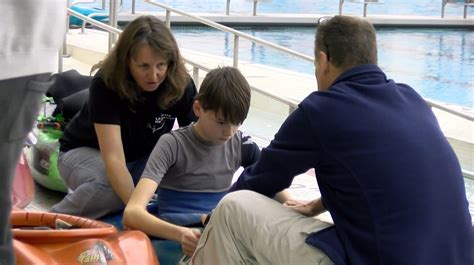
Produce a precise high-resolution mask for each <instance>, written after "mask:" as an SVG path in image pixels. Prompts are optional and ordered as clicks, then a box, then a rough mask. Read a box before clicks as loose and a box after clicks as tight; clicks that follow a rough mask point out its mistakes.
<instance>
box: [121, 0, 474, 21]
mask: <svg viewBox="0 0 474 265" xmlns="http://www.w3.org/2000/svg"><path fill="white" fill-rule="evenodd" d="M124 2H125V3H124V6H123V8H124V10H131V1H127V0H125V1H124ZM136 2H137V3H136V10H137V11H158V12H160V11H163V9H161V8H158V7H155V6H152V5H150V4H148V3H144V2H142V1H136ZM157 2H160V3H163V4H166V5H169V6H172V7H174V8H177V9H180V10H183V11H186V12H208V13H225V8H226V2H227V1H226V0H199V1H189V0H159V1H157ZM267 2H268V1H267ZM345 2H346V3H345V4H344V6H343V12H344V14H351V15H361V14H362V10H363V6H362V5H361V4H358V3H351V2H349V1H347V0H346V1H345ZM380 2H384V3H383V4H370V5H369V6H368V8H367V13H368V14H369V15H370V14H378V15H382V14H385V15H421V16H436V17H439V16H440V14H441V0H416V1H413V0H397V1H391V0H385V1H383V0H381V1H380ZM473 10H474V8H472V7H470V8H469V10H468V14H470V15H472V11H473ZM252 11H253V2H250V1H246V0H231V1H230V12H231V13H244V14H251V13H252ZM338 12H339V1H338V0H272V1H271V2H270V3H266V2H262V3H259V4H258V6H257V13H301V14H303V13H311V14H336V13H338ZM462 14H463V7H461V6H457V5H448V6H447V7H446V9H445V16H456V17H462Z"/></svg>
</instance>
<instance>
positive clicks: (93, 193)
mask: <svg viewBox="0 0 474 265" xmlns="http://www.w3.org/2000/svg"><path fill="white" fill-rule="evenodd" d="M147 159H148V157H144V158H142V159H139V160H137V161H134V162H130V163H127V168H128V170H129V171H130V174H131V175H132V177H133V182H134V184H136V183H137V182H138V180H139V179H140V177H141V174H142V172H143V169H144V168H145V165H146V161H147ZM58 170H59V173H60V174H61V177H62V178H63V179H64V182H65V183H66V185H67V186H68V188H69V189H71V190H72V192H70V193H69V194H67V195H66V197H64V199H63V200H62V201H60V202H59V203H57V204H56V205H54V206H53V207H52V208H51V211H52V212H55V213H63V214H70V215H77V216H83V217H88V218H92V219H98V218H101V217H103V216H105V215H107V214H112V213H115V212H118V211H120V210H123V209H124V207H125V205H124V203H123V202H122V200H121V199H120V197H119V196H118V195H117V194H116V193H115V191H114V189H113V187H112V185H111V184H110V182H109V179H108V177H107V173H106V170H105V164H104V162H103V160H102V158H101V155H100V151H99V150H98V149H95V148H90V147H79V148H76V149H72V150H69V151H67V152H65V153H60V154H59V157H58Z"/></svg>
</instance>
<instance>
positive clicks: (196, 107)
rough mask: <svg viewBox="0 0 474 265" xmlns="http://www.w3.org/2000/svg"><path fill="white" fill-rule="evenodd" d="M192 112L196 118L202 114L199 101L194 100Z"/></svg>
mask: <svg viewBox="0 0 474 265" xmlns="http://www.w3.org/2000/svg"><path fill="white" fill-rule="evenodd" d="M193 111H194V115H196V117H198V118H199V116H201V114H202V112H203V108H202V106H201V102H199V100H195V101H194V103H193Z"/></svg>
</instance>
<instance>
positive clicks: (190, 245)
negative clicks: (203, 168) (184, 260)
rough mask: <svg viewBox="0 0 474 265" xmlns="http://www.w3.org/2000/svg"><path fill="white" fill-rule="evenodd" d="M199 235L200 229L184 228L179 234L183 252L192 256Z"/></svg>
mask: <svg viewBox="0 0 474 265" xmlns="http://www.w3.org/2000/svg"><path fill="white" fill-rule="evenodd" d="M200 237H201V231H199V230H197V229H191V228H184V229H183V232H182V234H181V239H180V243H181V247H182V248H183V252H184V254H186V255H188V256H192V255H193V253H194V250H195V249H196V246H197V243H198V241H199V238H200Z"/></svg>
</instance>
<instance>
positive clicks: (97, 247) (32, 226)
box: [11, 211, 158, 265]
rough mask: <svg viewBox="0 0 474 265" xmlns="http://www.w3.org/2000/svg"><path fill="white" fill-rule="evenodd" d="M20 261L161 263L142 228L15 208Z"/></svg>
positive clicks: (13, 220) (14, 228)
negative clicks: (126, 228) (123, 228)
mask: <svg viewBox="0 0 474 265" xmlns="http://www.w3.org/2000/svg"><path fill="white" fill-rule="evenodd" d="M11 223H12V232H13V237H14V240H13V245H14V248H15V254H16V259H17V264H19V265H21V264H25V265H26V264H48V265H56V264H58V265H59V264H101V265H103V264H104V265H105V264H109V265H113V264H150V265H158V258H157V256H156V254H155V251H154V249H153V246H152V245H151V242H150V240H149V238H148V236H146V235H145V234H144V233H142V232H140V231H135V230H134V231H120V232H118V231H117V229H116V228H115V227H114V226H112V225H110V224H106V223H103V222H99V221H96V220H92V219H87V218H82V217H76V216H72V215H64V214H55V213H48V212H27V211H12V214H11Z"/></svg>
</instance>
